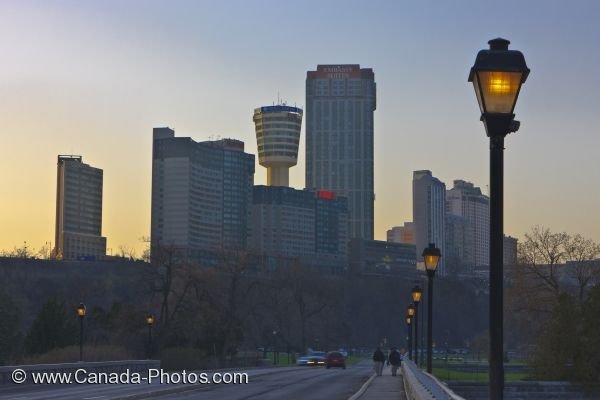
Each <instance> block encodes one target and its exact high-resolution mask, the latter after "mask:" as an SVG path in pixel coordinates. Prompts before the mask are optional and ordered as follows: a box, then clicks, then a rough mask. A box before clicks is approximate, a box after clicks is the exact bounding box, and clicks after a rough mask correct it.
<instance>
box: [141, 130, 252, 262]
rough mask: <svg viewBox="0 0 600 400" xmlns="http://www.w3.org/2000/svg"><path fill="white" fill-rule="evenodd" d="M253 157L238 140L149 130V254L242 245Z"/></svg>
mask: <svg viewBox="0 0 600 400" xmlns="http://www.w3.org/2000/svg"><path fill="white" fill-rule="evenodd" d="M253 184H254V155H252V154H248V153H245V152H244V143H243V142H241V141H239V140H233V139H222V140H216V141H205V142H195V141H194V140H192V139H191V138H189V137H175V131H173V130H172V129H169V128H154V131H153V154H152V216H151V252H152V254H151V257H152V259H153V260H157V256H158V253H159V252H160V251H161V249H162V250H164V249H165V248H173V249H177V250H183V254H184V255H185V257H188V258H196V259H198V258H199V257H202V255H203V254H206V251H212V252H215V251H224V250H227V249H232V250H244V249H245V248H246V237H247V221H248V213H249V211H250V203H251V201H252V186H253Z"/></svg>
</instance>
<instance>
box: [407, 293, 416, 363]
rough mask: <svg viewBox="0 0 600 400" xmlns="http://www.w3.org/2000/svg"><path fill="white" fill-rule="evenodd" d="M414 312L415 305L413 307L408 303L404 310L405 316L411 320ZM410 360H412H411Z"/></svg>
mask: <svg viewBox="0 0 600 400" xmlns="http://www.w3.org/2000/svg"><path fill="white" fill-rule="evenodd" d="M415 310H416V309H415V305H414V304H413V303H410V304H409V305H408V307H407V308H406V314H407V315H408V316H409V317H410V318H411V319H413V318H414V317H415ZM411 360H412V358H411Z"/></svg>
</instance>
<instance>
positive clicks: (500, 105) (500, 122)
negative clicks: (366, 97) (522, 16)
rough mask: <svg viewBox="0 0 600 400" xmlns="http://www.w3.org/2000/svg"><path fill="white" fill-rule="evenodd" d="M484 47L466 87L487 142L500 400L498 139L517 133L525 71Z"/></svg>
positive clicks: (504, 46) (520, 62)
mask: <svg viewBox="0 0 600 400" xmlns="http://www.w3.org/2000/svg"><path fill="white" fill-rule="evenodd" d="M488 44H489V45H490V48H489V50H481V51H479V53H477V58H476V59H475V64H474V65H473V67H472V68H471V71H470V72H469V82H473V86H474V88H475V94H476V96H477V102H478V103H479V108H480V110H481V121H482V122H483V124H484V126H485V130H486V133H487V136H489V138H490V311H489V323H490V399H491V400H501V399H502V398H503V397H504V365H503V359H502V353H503V345H504V344H503V343H504V339H503V320H502V319H503V308H502V307H503V305H502V302H503V270H502V269H503V259H502V257H503V253H502V251H503V249H502V235H503V219H504V216H503V208H504V204H503V202H504V137H505V136H506V135H508V134H509V133H511V132H516V131H517V130H518V129H519V125H520V123H519V122H518V121H515V119H514V118H515V114H514V113H513V111H514V109H515V104H516V103H517V98H518V97H519V92H520V90H521V85H522V84H523V83H524V82H525V80H526V79H527V76H528V75H529V68H528V67H527V64H526V63H525V57H523V54H522V53H521V52H520V51H516V50H508V45H509V44H510V42H509V41H508V40H506V39H501V38H498V39H493V40H490V41H489V42H488Z"/></svg>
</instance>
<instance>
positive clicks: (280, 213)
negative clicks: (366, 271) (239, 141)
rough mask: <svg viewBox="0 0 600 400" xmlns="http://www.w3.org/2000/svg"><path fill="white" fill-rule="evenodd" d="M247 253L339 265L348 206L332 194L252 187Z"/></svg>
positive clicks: (345, 240)
mask: <svg viewBox="0 0 600 400" xmlns="http://www.w3.org/2000/svg"><path fill="white" fill-rule="evenodd" d="M250 226H251V229H250V230H249V237H248V250H249V251H250V252H252V253H256V254H259V255H265V256H270V257H281V258H283V259H293V258H297V259H300V260H301V261H302V262H303V264H306V265H314V266H318V264H319V263H321V264H327V265H329V264H331V263H333V264H335V265H342V264H343V263H344V262H345V261H346V256H347V246H348V231H347V227H348V203H347V199H346V198H344V197H338V196H335V194H333V193H332V192H324V191H317V192H315V191H311V190H297V189H293V188H288V187H281V186H255V187H254V190H253V199H252V207H251V213H250Z"/></svg>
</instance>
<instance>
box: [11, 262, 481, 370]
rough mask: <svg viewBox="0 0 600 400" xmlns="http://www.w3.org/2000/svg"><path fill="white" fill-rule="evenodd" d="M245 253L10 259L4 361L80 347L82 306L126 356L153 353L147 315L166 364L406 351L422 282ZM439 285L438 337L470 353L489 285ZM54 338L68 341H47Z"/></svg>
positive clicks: (88, 337)
mask: <svg viewBox="0 0 600 400" xmlns="http://www.w3.org/2000/svg"><path fill="white" fill-rule="evenodd" d="M243 258H244V255H243V254H236V255H235V256H231V255H228V256H226V257H223V260H222V262H221V263H220V264H219V265H217V266H215V267H210V268H209V267H202V266H199V265H196V264H194V263H185V262H174V261H169V260H168V258H167V261H165V262H162V263H160V264H159V266H152V265H149V264H145V263H140V262H112V263H110V262H105V263H65V262H57V261H40V260H27V259H14V258H13V259H9V258H4V259H2V261H1V262H0V275H1V276H2V281H3V285H4V292H3V294H2V295H1V296H0V318H2V319H3V320H4V321H6V322H7V323H5V324H3V328H2V330H1V331H0V335H1V339H2V340H1V342H2V343H6V344H7V345H6V346H4V345H3V346H0V361H1V362H2V363H4V364H6V363H11V362H12V363H18V362H23V361H24V360H25V361H29V360H34V361H35V360H36V357H35V356H36V355H39V354H42V353H46V352H49V351H51V350H52V349H53V348H55V347H62V346H68V345H75V344H77V343H78V340H79V328H78V324H77V317H76V315H75V307H76V306H77V305H78V304H79V303H80V302H83V303H85V304H86V306H87V310H88V311H87V315H86V319H85V334H84V337H85V343H86V346H102V345H104V346H107V345H108V346H112V347H113V353H114V352H115V351H116V352H117V353H118V352H119V351H121V352H123V353H124V354H123V357H126V356H127V357H130V356H135V357H145V356H146V354H147V344H148V343H147V326H146V324H145V315H146V313H148V312H151V313H153V314H154V316H155V319H156V321H155V324H154V326H153V346H152V347H153V348H152V354H153V355H154V356H156V357H161V355H162V354H163V353H165V354H168V353H169V351H170V349H182V348H183V349H189V351H188V353H190V352H191V353H190V354H194V357H198V358H211V359H212V360H213V361H215V362H218V363H219V364H221V365H222V364H224V363H225V362H226V361H227V359H228V358H231V357H232V356H233V355H234V354H243V353H250V352H251V353H253V354H255V355H256V354H259V353H257V349H258V348H262V349H264V350H269V351H271V350H272V349H273V348H276V349H277V350H278V351H282V352H287V351H290V352H293V353H303V352H304V351H305V350H306V349H307V348H313V349H319V350H331V349H337V348H340V347H344V348H347V349H353V348H366V349H369V350H370V349H372V348H373V347H374V346H376V345H378V344H379V343H380V342H381V341H382V340H383V338H386V340H387V343H388V344H389V345H396V346H399V347H403V346H404V345H405V337H406V325H405V316H406V306H407V305H408V303H409V301H410V291H411V289H412V287H413V286H414V285H415V284H417V283H419V284H421V285H422V286H423V282H415V281H413V280H407V279H406V278H403V277H402V276H394V275H388V276H367V275H350V274H342V275H331V274H324V273H322V272H319V271H316V270H311V269H307V268H306V267H305V266H303V265H301V264H294V265H291V266H289V267H287V268H281V269H278V270H276V271H271V272H268V273H256V272H255V271H249V270H247V269H246V268H245V267H244V266H245V265H246V264H247V263H245V262H244V259H243ZM435 290H436V292H435V299H434V302H435V313H434V319H435V321H436V325H435V334H434V340H435V341H436V343H439V344H440V345H447V346H452V347H465V346H470V343H472V342H473V339H474V338H476V337H477V336H481V335H483V334H484V332H485V329H486V324H487V319H486V317H485V315H486V306H487V297H486V296H485V293H484V290H482V288H480V287H477V283H476V282H473V281H469V282H459V281H456V280H450V279H442V278H440V279H436V283H435ZM421 309H422V310H424V309H425V307H421ZM424 319H425V316H424V315H423V318H422V320H424ZM52 326H54V327H58V328H51V327H52ZM423 326H424V325H423ZM41 331H43V332H45V333H44V334H40V332H41ZM422 332H423V333H424V330H423V329H422ZM52 335H55V336H57V337H60V339H56V340H52V338H50V340H49V339H48V337H49V336H50V337H51V336H52Z"/></svg>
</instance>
